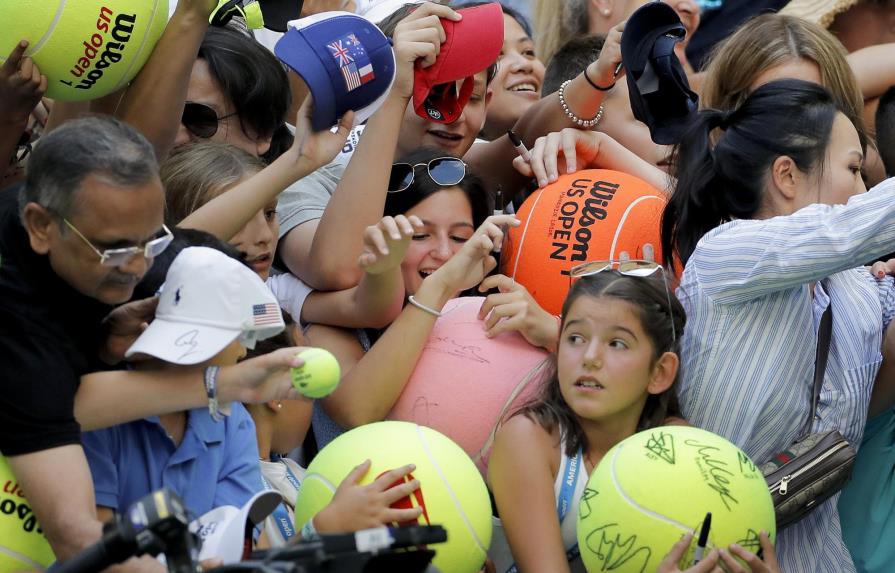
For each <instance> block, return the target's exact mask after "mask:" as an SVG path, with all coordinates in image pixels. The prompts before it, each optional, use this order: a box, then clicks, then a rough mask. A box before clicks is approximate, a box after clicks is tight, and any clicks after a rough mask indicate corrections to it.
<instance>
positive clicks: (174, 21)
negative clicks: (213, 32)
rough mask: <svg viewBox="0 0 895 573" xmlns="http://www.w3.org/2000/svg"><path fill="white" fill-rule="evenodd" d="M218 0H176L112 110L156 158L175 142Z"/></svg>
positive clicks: (160, 157)
mask: <svg viewBox="0 0 895 573" xmlns="http://www.w3.org/2000/svg"><path fill="white" fill-rule="evenodd" d="M215 6H217V0H180V2H178V4H177V9H176V10H175V11H174V16H173V17H172V18H171V20H170V21H169V22H168V25H167V27H166V28H165V31H164V33H162V36H161V38H159V41H158V43H156V45H155V48H154V49H153V51H152V55H151V56H149V59H148V60H147V61H146V64H145V65H144V66H143V68H142V69H141V70H140V73H139V74H137V77H136V78H134V80H133V82H131V84H130V86H129V87H128V88H127V91H126V92H125V94H124V97H123V98H122V100H121V104H120V105H119V106H118V110H117V112H116V115H117V116H118V117H119V118H121V119H122V120H123V121H126V122H127V123H129V124H131V125H132V126H134V127H135V128H137V130H139V131H140V133H142V134H143V135H145V136H146V138H147V139H148V140H149V141H150V142H151V143H152V146H153V147H154V148H155V154H156V156H157V157H158V158H159V160H163V159H164V158H165V157H167V156H168V151H170V150H171V147H172V146H173V145H174V138H175V137H177V129H178V127H179V125H180V114H181V112H182V111H183V103H184V101H185V100H186V93H187V88H188V87H189V83H190V74H191V73H192V69H193V63H194V62H195V61H196V56H197V55H198V54H199V46H200V44H201V43H202V38H203V37H204V36H205V31H206V30H207V29H208V16H209V14H211V11H212V9H214V7H215Z"/></svg>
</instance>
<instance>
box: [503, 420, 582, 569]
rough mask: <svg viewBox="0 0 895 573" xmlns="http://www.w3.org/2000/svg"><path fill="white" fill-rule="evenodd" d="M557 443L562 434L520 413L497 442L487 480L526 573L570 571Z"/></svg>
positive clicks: (509, 537)
mask: <svg viewBox="0 0 895 573" xmlns="http://www.w3.org/2000/svg"><path fill="white" fill-rule="evenodd" d="M558 442H559V439H558V436H555V435H551V434H549V433H548V432H547V431H545V430H544V429H543V428H542V427H541V426H539V425H538V424H536V423H535V422H533V421H532V420H530V419H528V418H526V417H525V416H521V415H519V416H514V417H513V418H510V419H509V420H508V421H507V422H506V423H505V424H504V425H503V426H502V427H501V428H500V430H499V431H498V432H497V437H496V439H495V441H494V449H493V450H492V453H491V460H490V462H489V465H488V482H489V485H490V486H491V491H493V492H494V500H495V501H496V503H497V509H498V512H499V513H500V519H501V521H502V523H503V527H504V531H505V532H506V536H507V541H509V544H510V549H511V550H512V552H513V558H514V559H515V560H516V565H517V566H518V567H519V570H520V571H522V572H523V573H535V572H539V571H550V572H555V573H568V571H569V564H568V561H567V560H566V551H565V547H564V546H563V541H562V533H561V531H560V525H559V520H558V519H557V516H556V498H555V496H554V493H553V482H554V480H555V479H556V474H557V472H558V471H559V457H560V452H559V444H558ZM520 452H525V455H520Z"/></svg>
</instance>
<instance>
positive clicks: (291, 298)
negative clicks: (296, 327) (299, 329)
mask: <svg viewBox="0 0 895 573" xmlns="http://www.w3.org/2000/svg"><path fill="white" fill-rule="evenodd" d="M267 288H269V289H270V292H272V293H273V295H274V296H275V297H276V299H277V302H278V303H280V308H282V309H283V310H285V311H286V312H288V313H289V314H291V315H292V320H293V321H295V323H296V324H300V323H301V308H302V307H303V306H304V304H305V299H307V298H308V295H309V294H311V293H312V292H313V291H314V289H312V288H311V287H309V286H308V285H306V284H305V283H303V282H302V281H301V280H300V279H299V278H298V277H296V276H295V275H293V274H292V273H283V274H281V275H271V276H270V277H269V278H268V279H267Z"/></svg>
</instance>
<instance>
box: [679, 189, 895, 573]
mask: <svg viewBox="0 0 895 573" xmlns="http://www.w3.org/2000/svg"><path fill="white" fill-rule="evenodd" d="M893 250H895V179H889V180H887V181H885V182H883V183H881V184H880V185H878V186H876V187H875V188H873V189H872V190H870V191H869V192H867V193H864V194H861V195H858V196H855V197H853V198H852V199H851V200H850V201H849V202H848V204H846V205H837V206H829V205H812V206H809V207H806V208H804V209H801V210H799V211H797V212H796V213H794V214H792V215H789V216H785V217H774V218H771V219H764V220H737V221H733V222H730V223H726V224H724V225H721V226H720V227H718V228H716V229H713V230H712V231H710V232H709V233H707V234H706V235H705V236H704V237H703V238H702V240H701V241H700V242H699V244H698V245H697V247H696V250H695V251H694V253H693V255H692V256H691V258H690V260H689V261H688V262H687V266H686V269H685V270H684V275H683V278H682V280H681V285H680V288H679V289H678V296H679V297H680V299H681V302H682V303H683V305H684V307H685V308H686V310H687V327H686V330H685V332H684V336H683V339H682V343H683V347H682V368H683V378H682V385H681V390H680V398H681V406H682V408H683V413H684V416H685V417H686V418H687V419H688V420H689V421H690V422H691V423H693V424H694V425H696V426H699V427H701V428H705V429H707V430H710V431H712V432H716V433H718V434H720V435H722V436H724V437H726V438H728V439H729V440H731V441H732V442H734V443H735V444H737V445H738V446H740V447H741V448H742V449H743V450H744V451H745V452H746V453H747V454H749V455H750V456H751V457H752V458H753V460H754V461H755V462H756V463H759V464H760V463H764V462H766V461H768V460H769V459H770V458H771V456H773V455H774V454H775V453H776V452H778V451H781V450H784V449H786V448H787V447H788V446H789V445H790V444H791V443H792V442H793V441H794V440H795V439H796V438H797V437H798V436H799V435H800V434H801V431H802V429H803V427H804V426H805V424H806V421H807V418H808V415H809V412H810V399H811V393H812V385H813V377H814V358H815V349H816V347H817V327H818V324H819V322H820V317H821V314H822V313H823V311H824V310H825V309H826V307H827V306H828V305H830V304H832V308H833V331H832V341H831V345H830V354H829V358H828V362H827V370H826V375H825V377H824V384H823V389H822V391H821V395H820V404H819V405H818V410H817V417H816V418H815V419H814V420H813V423H812V427H811V431H813V432H817V431H823V430H830V429H838V430H839V431H841V432H842V434H843V435H844V436H845V437H846V438H847V439H848V440H849V441H850V442H851V443H852V444H853V445H855V447H857V446H858V444H860V442H861V435H862V433H863V431H864V423H865V421H866V417H867V406H868V403H869V400H870V393H871V390H872V388H873V381H874V378H875V377H876V373H877V371H878V370H879V366H880V362H881V359H882V356H881V354H880V349H881V346H882V337H883V332H884V329H885V328H886V327H887V326H888V324H889V322H890V321H891V319H892V317H893V314H895V289H893V282H892V279H891V278H888V277H887V278H885V279H883V280H879V281H877V280H875V279H874V278H873V277H871V275H870V273H869V272H868V271H867V270H866V269H865V268H863V267H860V266H859V265H861V264H862V263H864V262H866V261H870V260H873V259H875V258H877V257H880V256H883V255H885V254H887V253H890V252H892V251H893ZM856 267H857V268H856ZM815 281H819V282H817V284H816V286H815V290H814V295H815V296H814V297H812V296H811V290H810V284H811V283H814V282H815ZM837 500H838V495H836V496H834V497H833V498H832V499H830V500H828V501H827V502H826V503H824V504H822V505H821V506H819V507H818V508H817V509H815V510H814V511H813V512H812V513H811V514H809V515H808V516H807V517H805V518H804V519H803V520H802V521H800V522H799V523H796V524H794V525H792V526H790V527H789V528H787V529H786V530H785V531H783V532H782V533H781V535H780V536H779V538H778V541H777V543H778V548H777V549H778V556H779V558H780V563H781V567H782V568H783V571H784V572H792V573H802V572H808V571H811V572H827V571H828V572H830V573H843V572H852V571H854V570H855V568H854V565H853V563H852V560H851V557H850V555H849V552H848V550H847V549H846V547H845V545H844V543H843V541H842V534H841V530H840V525H839V514H838V512H837V510H836V502H837ZM870 502H871V500H868V503H870Z"/></svg>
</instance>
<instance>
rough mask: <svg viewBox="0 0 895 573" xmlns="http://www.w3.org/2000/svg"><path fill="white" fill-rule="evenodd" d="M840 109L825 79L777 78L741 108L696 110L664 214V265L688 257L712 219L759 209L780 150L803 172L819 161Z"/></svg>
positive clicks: (676, 164)
mask: <svg viewBox="0 0 895 573" xmlns="http://www.w3.org/2000/svg"><path fill="white" fill-rule="evenodd" d="M837 111H838V110H837V108H836V104H835V103H834V102H833V99H832V98H831V97H830V94H829V93H828V92H827V91H826V90H825V89H824V88H823V87H822V86H820V85H818V84H815V83H811V82H805V81H801V80H779V81H775V82H771V83H768V84H765V85H763V86H761V87H760V88H758V89H757V90H755V91H754V92H753V93H752V95H750V96H749V97H748V98H747V99H746V101H745V102H743V105H742V106H741V107H740V108H739V109H737V110H734V111H732V112H723V111H718V110H712V109H710V110H704V111H701V112H699V114H698V115H697V116H696V117H695V119H694V120H693V122H692V124H691V125H690V127H689V128H688V130H687V132H686V134H685V135H684V137H683V139H682V140H681V143H680V144H678V146H677V149H676V150H675V153H674V174H675V176H676V178H677V184H676V185H675V188H674V192H673V193H672V195H671V198H670V199H669V201H668V205H667V206H666V207H665V212H664V214H663V216H662V252H663V253H664V255H665V262H666V265H668V266H669V267H670V266H671V265H672V264H674V263H675V260H674V259H675V255H677V257H679V260H680V263H681V264H686V263H687V260H688V259H689V258H690V256H691V255H692V254H693V251H694V249H695V248H696V244H697V243H698V242H699V240H700V239H701V238H702V236H703V235H705V234H706V233H708V232H709V231H711V230H712V229H714V228H715V227H717V226H719V225H721V224H723V223H726V222H728V221H732V220H733V219H751V218H752V217H754V216H755V214H756V212H757V211H758V210H759V208H760V207H761V204H762V199H763V196H764V190H765V186H766V180H767V175H768V169H769V168H770V166H771V165H772V164H773V163H774V160H776V159H777V158H778V157H781V156H787V157H790V158H791V159H792V160H793V161H794V162H795V164H796V165H797V166H798V168H799V169H800V170H802V171H804V172H814V171H815V170H817V169H822V168H823V158H824V156H825V155H826V149H827V144H828V142H829V140H830V132H831V130H832V128H833V120H834V119H835V117H836V113H837ZM716 129H720V130H721V133H720V135H718V136H717V137H714V136H713V132H714V131H715V130H716Z"/></svg>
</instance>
